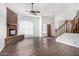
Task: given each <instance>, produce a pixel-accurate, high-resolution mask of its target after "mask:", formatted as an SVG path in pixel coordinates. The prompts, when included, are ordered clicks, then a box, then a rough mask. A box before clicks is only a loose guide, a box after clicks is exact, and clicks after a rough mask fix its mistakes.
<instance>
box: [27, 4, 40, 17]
mask: <svg viewBox="0 0 79 59" xmlns="http://www.w3.org/2000/svg"><path fill="white" fill-rule="evenodd" d="M31 5H32V9H31V10H30V11H27V12H30V13H31V14H33V15H37V13H40V11H35V10H34V8H33V7H34V3H31Z"/></svg>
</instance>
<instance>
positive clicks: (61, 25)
mask: <svg viewBox="0 0 79 59" xmlns="http://www.w3.org/2000/svg"><path fill="white" fill-rule="evenodd" d="M65 24H66V22H65V23H64V24H62V25H61V26H60V27H59V28H58V29H56V31H57V30H59V29H60V28H61V27H62V26H64V25H65Z"/></svg>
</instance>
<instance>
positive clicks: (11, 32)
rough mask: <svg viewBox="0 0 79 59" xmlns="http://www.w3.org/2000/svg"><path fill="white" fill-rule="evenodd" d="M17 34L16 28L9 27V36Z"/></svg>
mask: <svg viewBox="0 0 79 59" xmlns="http://www.w3.org/2000/svg"><path fill="white" fill-rule="evenodd" d="M15 35H17V32H16V29H9V36H15Z"/></svg>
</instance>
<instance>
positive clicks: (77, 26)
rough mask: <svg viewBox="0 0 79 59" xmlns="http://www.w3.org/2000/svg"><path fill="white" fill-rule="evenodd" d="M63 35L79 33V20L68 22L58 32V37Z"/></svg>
mask: <svg viewBox="0 0 79 59" xmlns="http://www.w3.org/2000/svg"><path fill="white" fill-rule="evenodd" d="M69 24H71V26H69ZM63 33H79V19H75V18H74V19H73V20H66V21H65V23H64V24H62V25H61V26H60V27H59V28H58V29H57V30H56V36H60V35H61V34H63Z"/></svg>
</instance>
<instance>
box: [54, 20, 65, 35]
mask: <svg viewBox="0 0 79 59" xmlns="http://www.w3.org/2000/svg"><path fill="white" fill-rule="evenodd" d="M63 28H64V29H63ZM62 30H63V31H62ZM55 32H56V35H57V36H60V35H61V34H62V33H65V32H67V20H66V21H65V22H64V24H62V25H61V26H60V27H59V28H58V29H56V31H55Z"/></svg>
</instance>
